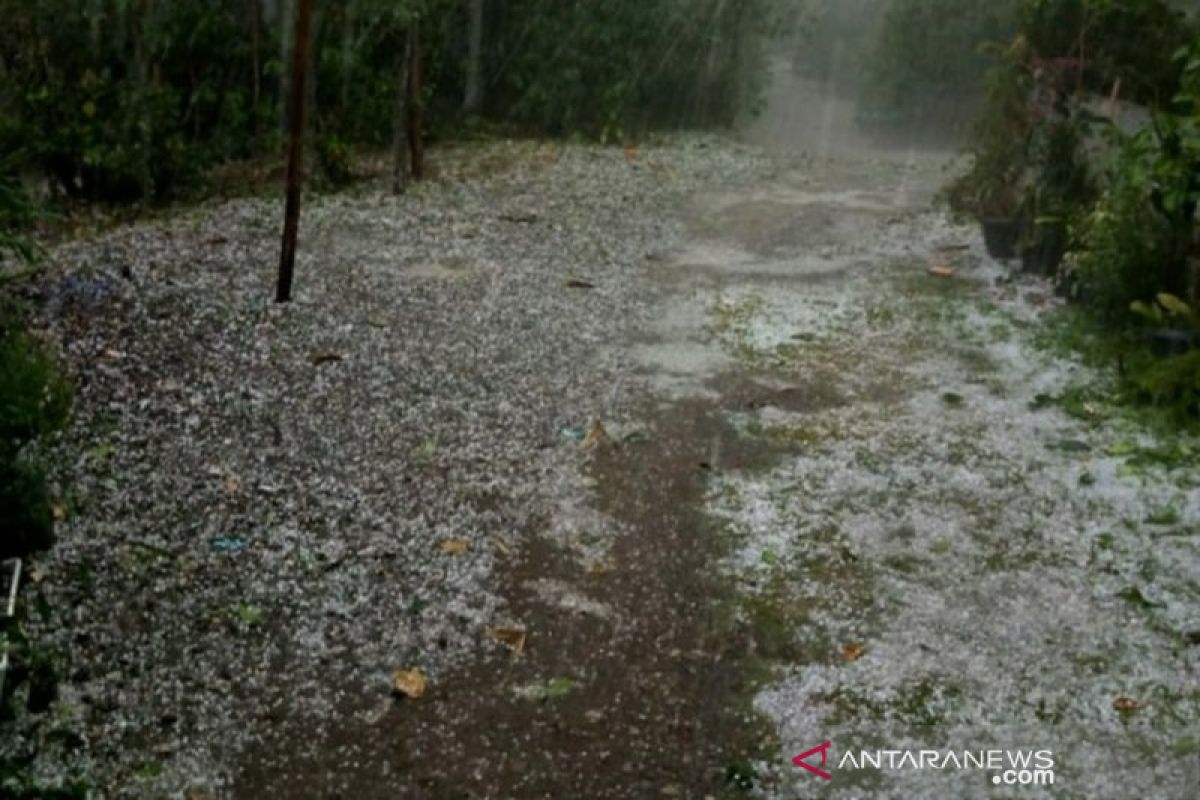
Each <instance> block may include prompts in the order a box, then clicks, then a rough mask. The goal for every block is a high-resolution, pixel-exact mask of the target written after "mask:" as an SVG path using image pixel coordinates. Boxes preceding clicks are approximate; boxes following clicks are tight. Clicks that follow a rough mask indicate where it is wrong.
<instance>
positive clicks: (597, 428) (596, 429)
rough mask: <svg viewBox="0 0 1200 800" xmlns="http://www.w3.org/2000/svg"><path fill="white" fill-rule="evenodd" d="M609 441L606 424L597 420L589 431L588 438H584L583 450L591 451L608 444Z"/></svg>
mask: <svg viewBox="0 0 1200 800" xmlns="http://www.w3.org/2000/svg"><path fill="white" fill-rule="evenodd" d="M608 441H609V439H608V431H606V430H605V429H604V423H603V422H600V421H599V420H597V421H596V422H593V423H592V427H591V428H589V429H588V432H587V436H585V437H584V438H583V449H584V450H591V449H592V448H594V447H599V446H601V445H603V444H607V443H608Z"/></svg>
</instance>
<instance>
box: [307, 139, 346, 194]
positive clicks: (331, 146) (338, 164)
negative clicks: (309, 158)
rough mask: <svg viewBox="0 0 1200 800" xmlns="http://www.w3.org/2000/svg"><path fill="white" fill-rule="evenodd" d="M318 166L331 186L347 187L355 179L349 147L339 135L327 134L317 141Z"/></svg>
mask: <svg viewBox="0 0 1200 800" xmlns="http://www.w3.org/2000/svg"><path fill="white" fill-rule="evenodd" d="M316 150H317V166H318V168H319V169H320V171H321V175H322V177H324V179H325V180H326V181H327V182H328V183H329V185H330V186H332V187H334V188H337V187H341V186H345V185H346V184H348V183H350V181H351V180H353V178H354V173H353V170H352V169H351V165H350V162H351V152H350V148H349V146H347V144H346V143H345V142H343V141H342V140H341V139H340V138H339V137H338V136H337V134H326V135H325V136H322V137H321V138H320V139H318V140H317V146H316Z"/></svg>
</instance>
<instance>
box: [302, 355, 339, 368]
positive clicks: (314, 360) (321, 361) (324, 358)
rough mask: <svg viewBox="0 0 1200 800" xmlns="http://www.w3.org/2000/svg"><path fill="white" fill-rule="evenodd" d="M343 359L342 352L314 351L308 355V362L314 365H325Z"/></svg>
mask: <svg viewBox="0 0 1200 800" xmlns="http://www.w3.org/2000/svg"><path fill="white" fill-rule="evenodd" d="M341 360H342V356H341V354H340V353H313V354H311V355H310V356H309V357H308V363H310V364H312V365H313V366H314V367H323V366H325V365H326V364H333V363H336V362H338V361H341Z"/></svg>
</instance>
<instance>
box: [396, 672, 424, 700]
mask: <svg viewBox="0 0 1200 800" xmlns="http://www.w3.org/2000/svg"><path fill="white" fill-rule="evenodd" d="M428 688H429V681H427V680H426V679H425V674H424V673H423V672H421V670H419V669H402V670H397V671H396V673H395V674H394V675H392V689H393V690H394V691H396V692H397V693H398V694H402V695H404V696H405V697H407V698H408V699H409V700H420V699H421V698H422V697H424V696H425V692H426V690H427V689H428Z"/></svg>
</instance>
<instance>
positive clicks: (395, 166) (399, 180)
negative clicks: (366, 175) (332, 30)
mask: <svg viewBox="0 0 1200 800" xmlns="http://www.w3.org/2000/svg"><path fill="white" fill-rule="evenodd" d="M411 61H412V29H411V28H410V29H409V30H408V31H405V33H404V47H402V48H401V49H400V51H399V53H397V58H396V109H395V117H394V119H393V125H394V128H393V135H392V192H393V193H395V194H402V193H403V192H404V190H405V188H406V187H407V185H408V67H409V64H410V63H411Z"/></svg>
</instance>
